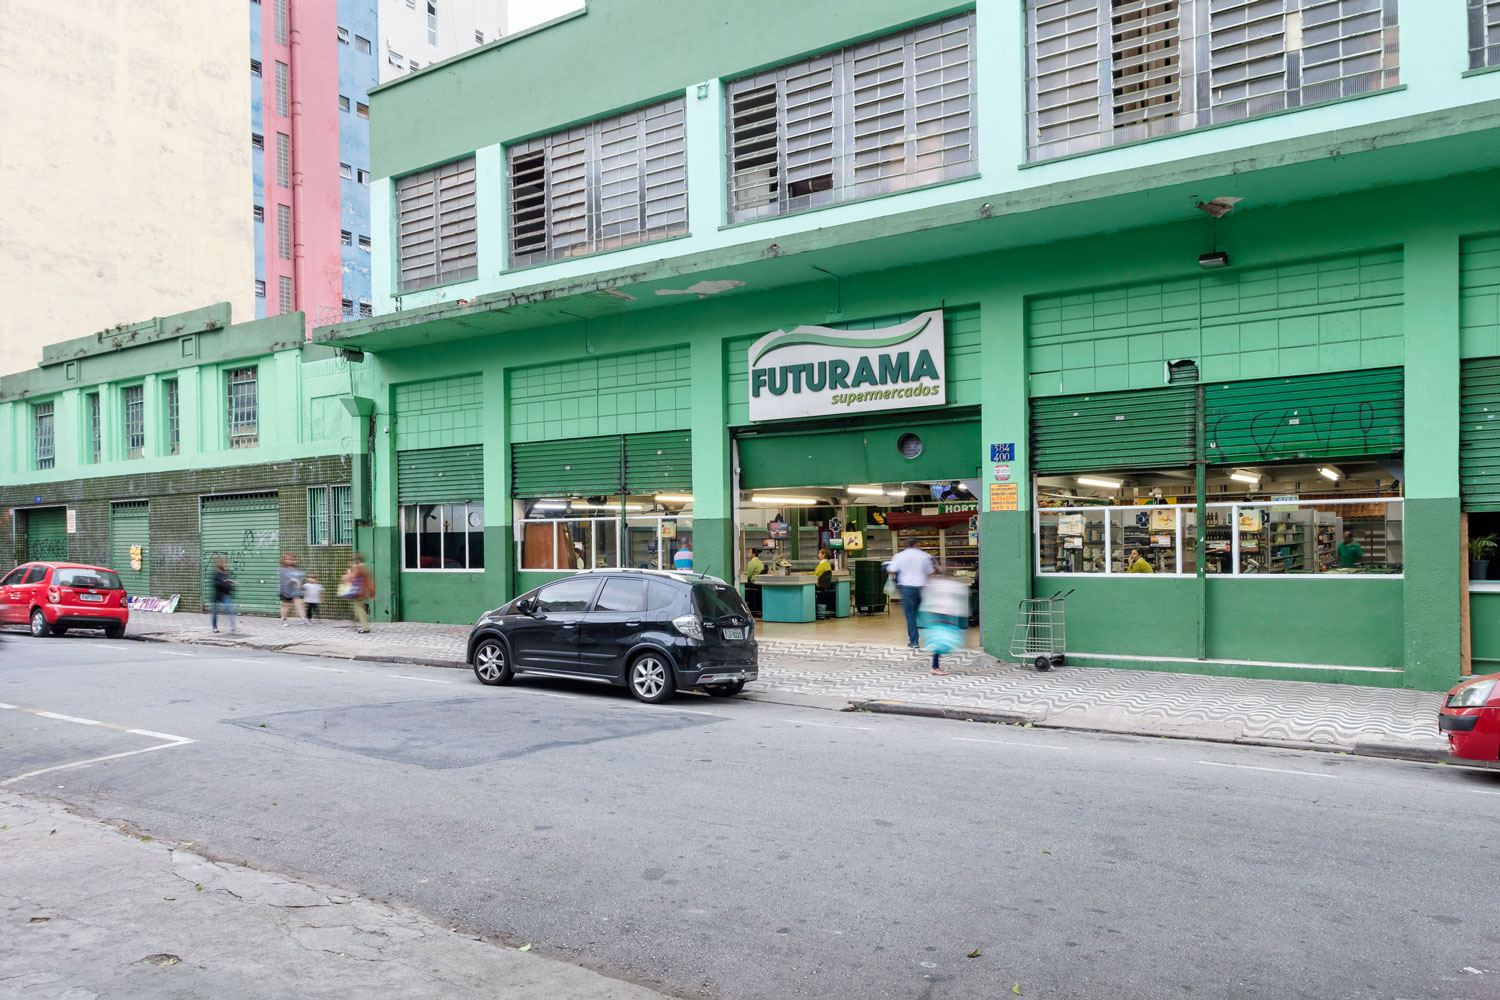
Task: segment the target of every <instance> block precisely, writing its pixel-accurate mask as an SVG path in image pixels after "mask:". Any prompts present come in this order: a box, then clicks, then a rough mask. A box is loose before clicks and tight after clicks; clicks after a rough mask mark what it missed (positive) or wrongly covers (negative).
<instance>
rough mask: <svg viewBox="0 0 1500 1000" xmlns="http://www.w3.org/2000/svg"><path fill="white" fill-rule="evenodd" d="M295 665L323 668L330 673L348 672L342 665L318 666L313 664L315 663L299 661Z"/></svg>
mask: <svg viewBox="0 0 1500 1000" xmlns="http://www.w3.org/2000/svg"><path fill="white" fill-rule="evenodd" d="M297 666H299V667H306V668H307V669H308V670H324V671H327V672H328V673H330V674H347V673H348V672H349V671H347V670H345V669H344V668H343V667H319V666H315V665H313V664H311V663H299V664H297Z"/></svg>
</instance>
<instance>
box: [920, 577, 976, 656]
mask: <svg viewBox="0 0 1500 1000" xmlns="http://www.w3.org/2000/svg"><path fill="white" fill-rule="evenodd" d="M968 624H969V588H968V587H966V586H964V584H962V583H961V582H959V581H958V580H955V579H953V577H951V576H944V575H943V574H941V573H935V574H933V576H932V577H931V578H930V579H929V580H928V581H927V583H926V585H925V586H924V587H923V588H922V603H921V606H920V607H919V608H918V610H917V627H918V628H919V629H921V631H922V648H923V649H925V650H927V651H928V652H929V653H931V654H932V672H933V673H934V674H946V673H947V672H948V671H946V670H944V669H943V668H942V656H943V654H944V653H951V652H953V651H954V650H956V649H962V648H963V645H964V633H963V630H964V628H965V627H966V626H967V625H968Z"/></svg>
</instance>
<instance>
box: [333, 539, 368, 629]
mask: <svg viewBox="0 0 1500 1000" xmlns="http://www.w3.org/2000/svg"><path fill="white" fill-rule="evenodd" d="M339 596H340V597H343V598H347V599H348V601H349V605H350V607H352V608H353V609H354V621H355V622H356V624H358V626H359V628H358V629H357V631H358V632H360V633H361V634H363V633H365V632H368V631H370V611H369V608H368V606H367V605H366V604H365V602H366V601H369V600H371V599H372V598H374V596H375V576H374V574H372V573H371V572H370V567H368V566H366V565H365V557H364V555H363V554H361V553H359V552H356V553H354V554H353V555H352V556H350V557H349V568H348V570H346V571H345V572H344V576H343V578H342V579H341V580H339Z"/></svg>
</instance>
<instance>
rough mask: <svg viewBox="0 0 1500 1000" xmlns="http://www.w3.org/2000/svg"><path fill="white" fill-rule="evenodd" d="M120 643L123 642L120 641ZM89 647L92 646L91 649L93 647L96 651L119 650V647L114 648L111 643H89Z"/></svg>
mask: <svg viewBox="0 0 1500 1000" xmlns="http://www.w3.org/2000/svg"><path fill="white" fill-rule="evenodd" d="M120 641H121V642H124V641H125V640H123V639H122V640H120ZM89 645H90V646H93V647H95V648H97V649H119V648H120V647H119V646H116V645H115V644H114V643H112V642H91V643H89Z"/></svg>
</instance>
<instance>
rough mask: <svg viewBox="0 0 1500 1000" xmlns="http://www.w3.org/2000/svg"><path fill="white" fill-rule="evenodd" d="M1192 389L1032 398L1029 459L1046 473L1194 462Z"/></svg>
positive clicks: (1194, 403) (1193, 398) (1034, 468)
mask: <svg viewBox="0 0 1500 1000" xmlns="http://www.w3.org/2000/svg"><path fill="white" fill-rule="evenodd" d="M1196 408H1197V390H1196V389H1195V388H1192V387H1185V388H1166V389H1145V390H1141V391H1138V392H1105V393H1093V394H1090V395H1086V396H1043V397H1039V398H1037V399H1033V400H1032V401H1031V463H1032V468H1033V470H1034V471H1036V472H1038V473H1042V474H1047V473H1070V472H1102V471H1106V470H1109V469H1140V468H1168V467H1172V466H1181V465H1188V464H1190V463H1191V462H1192V461H1193V451H1194V433H1193V427H1194V423H1195V420H1194V414H1195V411H1196Z"/></svg>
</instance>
